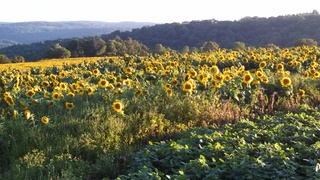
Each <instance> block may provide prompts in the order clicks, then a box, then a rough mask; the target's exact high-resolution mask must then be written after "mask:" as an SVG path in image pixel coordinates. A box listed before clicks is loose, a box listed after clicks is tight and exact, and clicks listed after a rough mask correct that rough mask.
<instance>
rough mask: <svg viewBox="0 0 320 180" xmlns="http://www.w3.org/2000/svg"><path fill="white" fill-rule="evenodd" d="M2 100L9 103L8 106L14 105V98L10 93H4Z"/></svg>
mask: <svg viewBox="0 0 320 180" xmlns="http://www.w3.org/2000/svg"><path fill="white" fill-rule="evenodd" d="M4 101H5V102H6V103H7V104H8V105H9V106H14V100H13V97H12V96H11V95H5V96H4Z"/></svg>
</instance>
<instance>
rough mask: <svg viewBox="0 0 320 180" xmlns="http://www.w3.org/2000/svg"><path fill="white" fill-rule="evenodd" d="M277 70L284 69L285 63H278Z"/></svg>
mask: <svg viewBox="0 0 320 180" xmlns="http://www.w3.org/2000/svg"><path fill="white" fill-rule="evenodd" d="M277 70H278V71H284V65H283V64H282V63H280V64H278V65H277Z"/></svg>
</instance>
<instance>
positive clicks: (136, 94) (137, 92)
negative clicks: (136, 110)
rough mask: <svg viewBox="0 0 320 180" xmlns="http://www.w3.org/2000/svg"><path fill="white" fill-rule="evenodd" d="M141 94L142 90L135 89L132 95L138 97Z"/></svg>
mask: <svg viewBox="0 0 320 180" xmlns="http://www.w3.org/2000/svg"><path fill="white" fill-rule="evenodd" d="M142 93H143V90H142V89H140V88H139V89H137V90H136V91H135V92H134V93H133V94H134V95H135V96H138V95H141V94H142Z"/></svg>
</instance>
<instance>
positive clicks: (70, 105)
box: [66, 102, 74, 109]
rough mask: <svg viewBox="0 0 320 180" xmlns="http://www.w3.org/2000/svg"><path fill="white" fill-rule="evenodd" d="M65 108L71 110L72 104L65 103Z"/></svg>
mask: <svg viewBox="0 0 320 180" xmlns="http://www.w3.org/2000/svg"><path fill="white" fill-rule="evenodd" d="M66 108H67V109H73V108H74V104H73V103H71V102H66Z"/></svg>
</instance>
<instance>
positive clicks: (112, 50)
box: [106, 40, 117, 56]
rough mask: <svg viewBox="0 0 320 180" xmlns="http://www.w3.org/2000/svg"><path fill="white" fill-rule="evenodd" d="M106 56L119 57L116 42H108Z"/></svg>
mask: <svg viewBox="0 0 320 180" xmlns="http://www.w3.org/2000/svg"><path fill="white" fill-rule="evenodd" d="M106 54H107V55H108V56H115V55H117V48H116V45H115V41H114V40H109V41H108V42H107V47H106Z"/></svg>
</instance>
